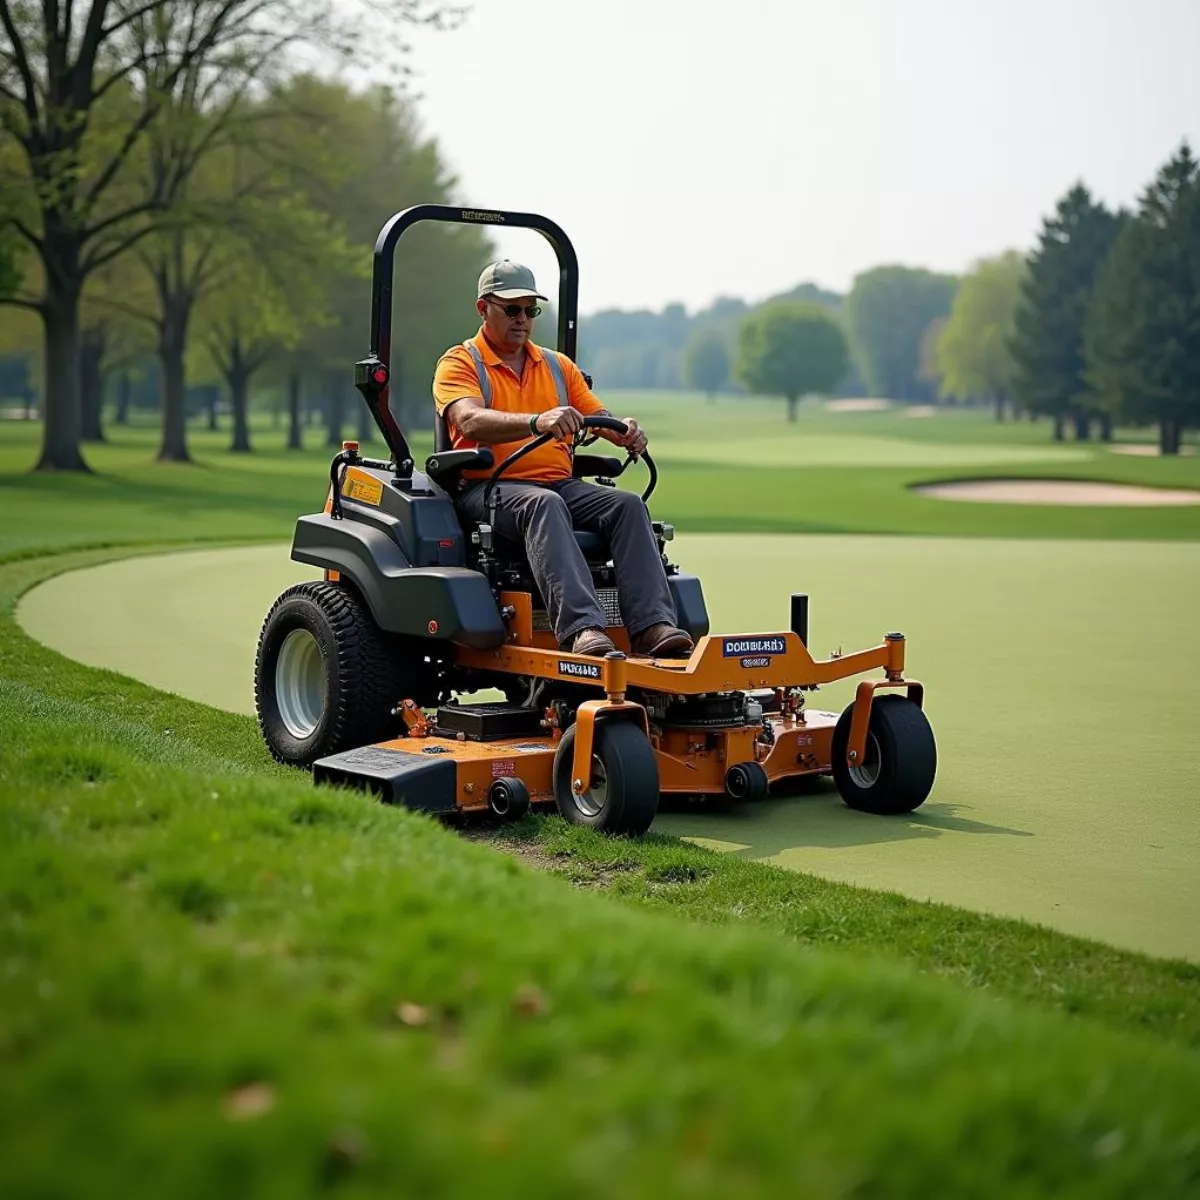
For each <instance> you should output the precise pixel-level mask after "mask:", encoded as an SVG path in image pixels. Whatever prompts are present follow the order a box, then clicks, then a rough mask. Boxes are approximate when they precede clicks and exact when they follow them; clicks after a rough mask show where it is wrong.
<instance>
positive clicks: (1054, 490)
mask: <svg viewBox="0 0 1200 1200" xmlns="http://www.w3.org/2000/svg"><path fill="white" fill-rule="evenodd" d="M914 490H915V491H918V492H920V493H921V495H923V496H933V497H935V498H936V499H938V500H969V501H973V502H975V503H981V504H1078V505H1104V506H1114V505H1130V506H1133V507H1143V508H1148V507H1155V506H1160V505H1179V504H1200V491H1184V490H1183V489H1174V490H1172V489H1169V488H1150V487H1135V486H1133V485H1130V484H1123V483H1084V482H1079V483H1076V482H1074V481H1071V480H1065V479H974V480H967V481H965V482H962V483H931V484H927V485H926V486H924V487H918V488H915V489H914Z"/></svg>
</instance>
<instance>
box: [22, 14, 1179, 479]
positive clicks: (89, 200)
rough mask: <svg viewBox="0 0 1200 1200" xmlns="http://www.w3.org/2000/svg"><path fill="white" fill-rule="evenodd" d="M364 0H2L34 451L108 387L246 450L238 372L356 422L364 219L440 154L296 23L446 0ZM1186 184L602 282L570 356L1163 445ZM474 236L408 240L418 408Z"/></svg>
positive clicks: (90, 419)
mask: <svg viewBox="0 0 1200 1200" xmlns="http://www.w3.org/2000/svg"><path fill="white" fill-rule="evenodd" d="M363 3H364V8H363V11H362V13H360V14H358V15H357V16H356V15H355V13H354V10H353V9H352V7H351V0H344V2H343V0H336V2H335V0H91V3H90V4H82V5H79V6H77V7H76V6H72V5H61V4H60V3H59V2H58V0H23V2H21V3H17V2H16V0H0V305H2V306H5V307H0V312H2V313H3V319H2V320H0V356H3V355H4V354H5V352H6V351H8V352H10V355H11V354H12V353H13V352H16V354H17V355H18V359H17V360H16V361H20V359H21V358H24V359H25V360H26V361H30V362H32V370H30V371H27V370H21V371H20V372H14V371H13V369H12V367H13V362H14V359H13V358H12V357H9V358H8V359H7V360H5V359H4V358H3V357H0V392H4V391H8V394H10V395H11V394H12V391H11V390H10V389H13V388H15V389H16V390H17V391H19V392H22V393H23V397H24V402H25V404H26V406H27V407H29V406H30V405H31V387H30V375H32V376H33V377H34V379H35V381H36V384H37V390H38V391H39V392H40V394H41V397H42V403H41V405H40V408H41V411H42V416H43V445H42V452H41V456H40V459H39V466H40V467H42V468H46V469H86V460H85V457H84V454H83V450H82V448H81V447H82V445H83V444H84V443H86V442H88V441H95V440H100V439H102V438H103V437H104V429H103V421H102V419H101V413H102V409H103V403H104V399H105V397H106V396H107V397H114V398H115V415H114V419H116V420H118V421H121V420H124V419H126V418H127V416H128V413H129V411H130V409H131V408H133V407H137V406H139V405H140V406H147V405H153V407H154V408H155V409H156V411H157V412H158V414H159V417H160V420H161V424H162V436H161V443H160V449H159V455H160V457H161V458H163V459H166V460H187V458H188V457H189V451H188V444H187V428H188V427H187V420H186V418H187V416H188V411H189V398H190V400H191V402H192V404H193V405H194V403H195V401H196V400H197V399H198V398H202V399H203V403H204V404H205V405H206V407H207V408H208V410H209V413H210V423H212V422H213V419H214V418H215V412H216V404H217V400H216V398H217V396H218V395H219V394H223V395H224V396H225V397H226V403H227V405H228V408H229V410H230V412H231V415H232V433H231V443H230V446H231V449H232V450H234V451H247V450H249V449H250V440H251V433H250V423H249V420H248V408H249V398H250V394H251V388H252V386H254V387H255V388H257V389H260V390H261V389H262V388H263V387H264V385H269V386H270V387H271V389H272V390H273V392H274V393H275V394H277V395H279V396H281V397H283V398H284V402H283V405H282V408H283V410H285V413H284V412H281V413H280V415H281V416H283V415H285V414H286V421H287V440H288V444H289V445H292V446H298V445H299V444H300V443H301V441H302V438H303V436H304V435H303V429H304V425H305V423H306V420H307V419H308V418H309V417H310V416H311V414H312V413H313V412H314V410H315V409H317V408H319V409H320V410H321V412H322V413H323V415H324V417H325V419H326V422H327V427H328V440H330V441H333V442H336V441H338V440H340V436H341V428H342V425H343V423H344V421H346V420H347V419H349V416H350V414H352V413H357V416H358V422H357V424H358V431H359V433H360V436H361V437H363V438H365V437H367V436H368V435H369V433H370V429H369V424H368V423H367V422H366V420H365V410H364V407H363V405H362V403H361V401H360V400H359V398H358V397H357V394H356V393H355V392H354V391H353V389H352V387H351V386H350V379H349V371H348V370H347V367H348V364H349V363H350V362H352V361H353V360H354V359H356V358H359V357H361V355H362V354H363V353H364V352H365V350H366V349H367V319H368V309H369V289H368V286H367V279H368V273H369V268H370V247H371V245H372V244H373V242H374V239H375V236H376V234H377V232H378V230H379V228H380V226H381V225H382V223H383V222H384V221H385V220H386V218H387V217H388V216H390V215H391V213H393V212H394V211H396V210H397V209H399V208H402V207H404V206H405V205H407V204H410V203H417V202H422V201H433V202H451V201H452V199H453V194H454V189H455V181H454V179H453V177H452V175H451V174H450V172H449V171H448V169H447V167H446V164H445V163H444V162H443V160H442V158H441V155H440V152H439V148H438V145H437V142H436V140H434V139H432V138H429V137H427V136H425V135H424V134H423V132H422V130H421V128H420V125H419V122H418V118H417V113H416V111H415V108H414V105H413V103H412V102H411V101H410V100H409V99H408V98H407V97H406V94H405V93H404V91H403V88H402V87H401V88H396V87H383V86H377V87H374V88H372V89H369V90H367V91H365V92H353V91H352V90H350V89H349V88H347V87H346V86H344V85H342V84H340V83H336V82H331V81H330V80H329V79H327V78H322V77H319V76H317V75H312V74H304V73H299V72H296V71H294V70H292V69H290V68H289V66H288V63H289V62H290V61H291V57H290V51H291V50H292V48H293V47H295V46H297V45H300V44H307V45H308V46H310V47H323V48H325V49H326V50H333V51H341V52H344V53H346V54H350V53H352V52H361V47H362V46H363V45H370V46H371V53H372V58H373V62H375V63H378V61H379V59H380V57H381V56H383V57H386V53H387V51H386V47H396V49H397V50H398V51H399V52H400V53H401V55H402V53H403V50H404V46H403V44H401V43H398V42H397V39H396V35H395V31H396V29H397V28H398V27H402V26H403V25H404V24H405V23H409V24H411V23H415V22H423V23H431V24H435V25H438V24H448V23H450V22H451V21H453V20H454V19H457V14H458V10H456V9H443V8H440V7H438V4H437V0H369V3H367V0H363ZM373 20H378V21H380V22H381V23H382V24H381V26H380V27H379V28H378V29H376V30H375V31H374V32H373V31H372V29H371V22H372V21H373ZM384 31H386V35H385V33H384ZM401 69H402V68H401ZM1198 189H1200V180H1198V174H1197V165H1196V161H1195V159H1194V158H1193V157H1192V155H1191V152H1190V150H1189V149H1188V147H1187V146H1186V144H1185V145H1184V146H1182V147H1181V148H1180V150H1179V151H1178V152H1177V153H1176V154H1175V155H1174V156H1173V157H1172V158H1171V160H1170V161H1169V162H1168V163H1167V164H1165V165H1164V166H1163V168H1162V169H1161V171H1160V172H1159V174H1158V176H1157V177H1156V178H1155V180H1154V181H1153V182H1152V183H1151V184H1150V185H1149V187H1148V188H1147V189H1146V192H1145V194H1144V195H1143V197H1142V198H1141V201H1140V203H1139V205H1138V207H1137V210H1136V211H1135V212H1125V211H1118V212H1110V211H1108V210H1107V209H1106V208H1105V207H1104V206H1103V205H1101V204H1099V203H1097V202H1096V201H1094V200H1093V199H1092V197H1091V195H1090V194H1089V192H1088V191H1087V189H1086V188H1085V187H1084V186H1083V185H1082V184H1079V185H1077V186H1075V187H1073V188H1072V189H1071V190H1070V191H1069V192H1068V193H1067V195H1065V196H1064V197H1063V198H1062V199H1061V200H1060V201H1059V203H1058V205H1057V207H1056V209H1055V211H1054V213H1052V214H1051V215H1050V216H1048V217H1047V218H1046V220H1045V222H1044V224H1043V228H1042V230H1041V233H1040V235H1039V238H1038V241H1037V244H1036V246H1035V247H1034V248H1033V250H1032V251H1031V252H1030V253H1029V254H1028V255H1023V254H1021V253H1018V252H1016V251H1010V252H1008V253H1006V254H1004V255H1001V256H999V257H997V258H995V259H990V260H986V261H984V262H981V263H979V264H977V265H976V267H975V268H974V269H973V270H972V271H970V272H969V273H968V274H967V275H966V276H965V277H963V278H958V277H955V276H952V275H947V274H941V273H937V272H933V271H928V270H924V269H921V268H917V267H910V266H903V265H895V264H891V265H883V266H879V267H875V268H872V269H871V270H868V271H865V272H863V273H861V274H859V275H858V276H857V277H856V278H855V279H854V281H853V286H852V287H851V289H850V290H849V292H848V293H846V294H845V295H841V294H839V293H836V292H833V291H830V290H828V289H824V288H821V287H818V286H817V285H815V284H813V283H802V284H800V285H798V286H797V287H795V288H793V289H792V290H790V291H789V292H786V293H783V294H781V295H778V296H773V297H771V298H769V299H768V300H766V301H764V302H763V303H761V304H757V305H750V304H747V303H746V302H745V301H744V300H741V299H739V298H736V297H730V296H723V297H720V298H718V299H717V300H715V301H714V302H713V303H712V304H711V305H709V306H707V307H706V308H704V309H701V310H699V311H697V312H695V313H692V314H689V313H688V312H687V310H686V309H685V308H684V306H683V305H681V304H670V305H667V306H666V307H665V308H664V309H663V310H662V311H661V312H650V311H648V310H641V311H634V312H627V311H620V310H608V311H603V312H600V313H596V314H593V315H591V316H589V317H587V319H586V320H584V321H583V322H582V323H581V330H580V361H581V364H582V365H583V366H584V367H585V368H586V369H588V370H590V371H591V372H592V373H593V375H594V376H595V377H596V380H597V386H598V387H600V388H602V389H609V388H620V387H627V388H667V389H670V388H681V387H685V386H688V387H692V388H698V389H699V390H701V391H704V392H706V393H708V394H709V395H710V396H715V395H716V394H718V393H719V392H721V391H724V390H729V389H735V390H741V391H751V392H755V393H760V394H773V395H778V396H782V397H784V398H785V399H786V400H787V412H788V415H789V416H790V417H792V418H794V417H795V412H796V404H797V402H798V399H799V398H800V397H801V396H803V395H805V394H808V393H810V392H820V393H825V394H842V395H862V394H867V395H871V396H880V397H887V398H889V399H893V400H898V401H901V402H909V403H928V402H934V401H937V400H952V401H967V402H978V403H987V404H990V405H992V406H994V408H995V411H996V415H997V417H998V418H1003V417H1004V416H1005V415H1006V414H1007V413H1009V412H1013V413H1016V412H1020V413H1026V414H1029V415H1031V416H1044V417H1048V418H1050V419H1051V422H1052V427H1053V430H1054V436H1055V437H1060V438H1061V437H1064V436H1065V435H1066V430H1068V429H1070V430H1072V431H1073V432H1074V435H1075V436H1076V437H1079V438H1087V437H1090V436H1091V435H1092V432H1093V430H1096V429H1098V431H1099V433H1100V435H1101V436H1102V437H1104V436H1110V435H1111V429H1112V425H1113V423H1114V422H1115V421H1122V422H1131V423H1141V424H1146V423H1156V424H1157V425H1158V426H1159V432H1160V442H1161V445H1162V448H1163V450H1164V451H1165V452H1168V453H1169V452H1172V451H1173V450H1175V449H1177V447H1178V444H1179V439H1180V437H1181V434H1182V431H1183V430H1184V429H1186V428H1189V427H1195V426H1196V425H1197V424H1198V423H1200V414H1198V413H1197V405H1198V404H1200V388H1198V387H1197V386H1196V382H1197V381H1196V378H1195V374H1196V372H1197V370H1200V365H1198V364H1200V345H1198V344H1197V337H1198V336H1200V334H1198V332H1197V331H1198V330H1200V250H1198V248H1197V247H1198V244H1200V229H1198V224H1200V200H1198V199H1197V192H1198ZM491 253H492V246H491V244H490V243H489V241H488V239H487V237H486V234H485V233H484V231H483V230H481V229H479V228H477V227H470V226H439V225H433V226H419V227H418V228H417V229H415V230H414V231H413V232H412V233H411V234H409V235H408V236H407V237H406V238H405V239H404V241H403V243H402V244H401V246H400V248H399V252H398V254H397V263H396V280H395V288H394V312H395V321H396V325H397V328H401V329H402V330H403V336H402V337H399V338H397V344H398V346H399V348H400V352H399V353H398V354H397V356H396V360H395V361H394V363H393V397H394V399H395V400H396V402H398V404H399V406H400V410H401V415H402V419H403V420H404V421H405V422H406V423H408V424H410V425H414V426H421V425H427V424H428V423H429V420H430V411H429V391H428V386H429V379H430V376H431V374H432V370H433V365H434V362H435V360H436V357H437V355H438V354H439V353H440V352H441V350H442V349H444V347H445V346H446V345H448V344H450V343H452V342H453V341H455V340H457V339H458V338H459V337H461V336H462V334H463V330H464V323H467V324H469V323H470V317H471V310H470V307H469V305H470V302H471V297H472V296H473V293H472V292H471V290H470V289H471V287H472V286H473V283H474V278H475V275H476V273H477V272H478V270H479V268H480V266H481V265H482V264H483V263H484V262H485V261H487V259H488V257H489V256H490V254H491ZM550 325H551V327H552V322H550ZM39 346H40V349H41V354H40V359H39V358H35V357H34V356H33V355H32V354H31V349H32V348H34V347H39ZM16 375H19V376H20V380H19V381H17V382H15V383H14V377H15V376H16Z"/></svg>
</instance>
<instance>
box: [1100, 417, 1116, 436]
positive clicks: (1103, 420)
mask: <svg viewBox="0 0 1200 1200" xmlns="http://www.w3.org/2000/svg"><path fill="white" fill-rule="evenodd" d="M1112 437H1113V419H1112V413H1101V414H1100V440H1101V441H1102V442H1111V441H1112Z"/></svg>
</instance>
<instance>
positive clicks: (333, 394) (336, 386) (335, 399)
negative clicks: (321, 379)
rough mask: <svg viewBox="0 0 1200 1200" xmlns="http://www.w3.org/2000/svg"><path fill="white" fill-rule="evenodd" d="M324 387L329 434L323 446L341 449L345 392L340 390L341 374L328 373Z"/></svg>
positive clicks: (335, 372) (339, 372)
mask: <svg viewBox="0 0 1200 1200" xmlns="http://www.w3.org/2000/svg"><path fill="white" fill-rule="evenodd" d="M325 386H326V388H327V389H328V391H329V433H328V435H327V436H326V438H325V445H327V446H337V447H339V448H340V447H341V444H342V422H343V419H344V414H345V408H346V405H345V392H344V391H343V388H342V372H341V371H330V372H329V373H328V375H326V377H325Z"/></svg>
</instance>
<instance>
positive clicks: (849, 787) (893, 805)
mask: <svg viewBox="0 0 1200 1200" xmlns="http://www.w3.org/2000/svg"><path fill="white" fill-rule="evenodd" d="M853 716H854V705H853V704H851V705H849V706H848V707H847V708H846V710H845V712H843V713H842V715H841V716H840V717H839V718H838V723H837V725H836V727H835V728H834V731H833V744H832V753H833V763H832V768H833V779H834V782H835V783H836V784H837V789H838V791H839V792H840V793H841V796H842V799H843V800H844V801H845V802H846V803H847V804H848V805H849V806H850V807H851V808H857V809H859V810H861V811H862V812H869V813H878V814H880V815H892V814H896V813H906V812H912V811H913V809H915V808H919V807H920V806H921V805H922V804H923V803H924V802H925V797H926V796H928V795H929V793H930V791H931V790H932V788H933V779H934V776H935V775H936V774H937V747H936V745H935V744H934V740H933V730H932V729H931V728H930V727H929V721H928V720H927V719H926V717H925V714H924V713H923V712H922V711H921V710H920V708H918V707H917V705H916V704H914V703H913V702H912V701H911V700H909V699H907V698H906V697H904V696H876V697H875V699H874V701H873V702H872V704H871V721H870V724H869V725H868V726H867V751H866V754H865V755H864V756H863V761H862V763H861V764H857V765H855V766H850V765H849V764H848V763H847V762H846V748H847V746H848V745H849V743H850V721H851V720H852V718H853Z"/></svg>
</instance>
